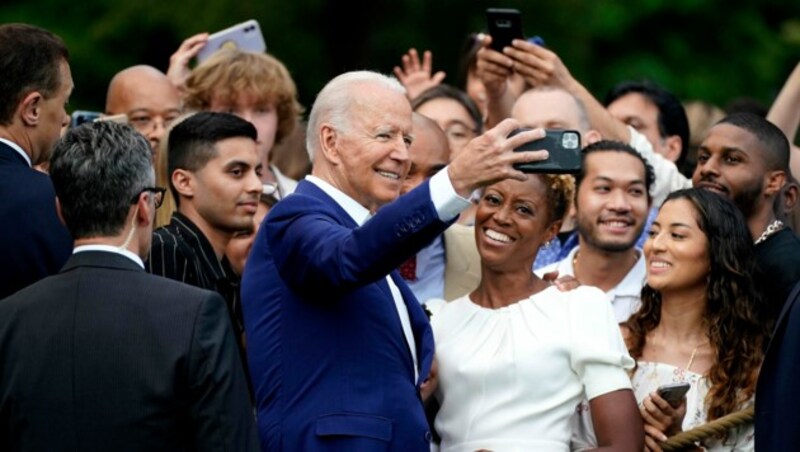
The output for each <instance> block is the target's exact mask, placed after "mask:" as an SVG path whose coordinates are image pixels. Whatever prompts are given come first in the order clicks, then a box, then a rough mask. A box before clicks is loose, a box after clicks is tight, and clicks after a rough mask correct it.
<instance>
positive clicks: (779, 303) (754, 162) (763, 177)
mask: <svg viewBox="0 0 800 452" xmlns="http://www.w3.org/2000/svg"><path fill="white" fill-rule="evenodd" d="M789 175H790V172H789V141H788V140H787V139H786V135H784V134H783V132H781V130H780V129H779V128H778V127H776V126H775V125H774V124H772V123H771V122H769V121H767V120H766V119H764V118H762V117H760V116H757V115H754V114H750V113H739V114H734V115H730V116H728V117H725V118H723V119H722V120H721V121H720V122H718V123H717V124H716V125H715V126H714V127H712V128H711V130H710V131H709V133H708V137H706V139H705V140H704V141H703V143H702V144H701V145H700V149H699V150H698V153H697V168H696V169H695V172H694V175H693V176H692V182H693V183H694V185H695V186H696V187H702V188H705V189H708V190H712V191H714V192H716V193H719V194H721V195H723V196H726V197H728V198H730V199H731V200H733V202H734V203H735V204H736V206H737V207H738V208H739V209H740V210H741V211H742V213H743V214H744V217H745V219H746V220H747V226H748V228H749V229H750V233H751V234H752V235H753V240H754V243H755V246H756V258H757V260H758V265H759V275H758V276H757V277H756V281H757V282H758V283H759V284H760V286H761V291H762V293H763V294H764V296H765V301H766V312H764V313H763V315H765V317H763V318H764V319H765V321H766V322H771V321H774V320H776V319H777V316H778V315H779V314H780V312H781V308H782V307H783V304H784V302H785V301H786V298H787V297H788V295H789V292H790V291H791V289H792V286H794V284H795V283H796V282H797V281H798V280H800V239H798V237H797V236H796V235H795V234H794V233H793V232H792V230H791V229H789V228H788V227H786V226H785V225H784V224H783V222H782V221H780V220H779V219H778V218H777V214H776V211H775V199H776V197H778V196H780V193H781V190H782V188H783V186H784V185H785V184H786V181H787V178H788V177H789Z"/></svg>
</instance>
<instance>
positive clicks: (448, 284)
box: [398, 85, 481, 303]
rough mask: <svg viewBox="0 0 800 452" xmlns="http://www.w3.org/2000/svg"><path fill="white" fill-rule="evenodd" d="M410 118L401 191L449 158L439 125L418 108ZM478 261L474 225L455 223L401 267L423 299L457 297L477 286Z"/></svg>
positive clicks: (433, 172) (403, 192) (421, 300)
mask: <svg viewBox="0 0 800 452" xmlns="http://www.w3.org/2000/svg"><path fill="white" fill-rule="evenodd" d="M442 86H444V85H439V86H438V87H435V88H432V89H437V88H439V87H442ZM429 91H430V90H429ZM418 99H419V98H418ZM411 121H412V131H413V133H414V142H413V143H411V146H409V148H408V159H409V160H410V161H411V166H410V167H409V170H408V174H407V175H406V180H405V182H404V183H403V186H402V188H401V189H400V194H401V195H404V194H406V193H408V192H410V191H411V190H413V189H415V188H417V187H418V186H419V185H420V184H422V183H423V182H425V181H427V180H428V179H430V178H431V177H433V175H434V174H436V173H438V172H439V171H441V170H442V169H443V168H445V167H446V166H447V164H448V163H449V161H450V152H449V148H448V145H447V138H446V137H445V135H444V132H442V130H441V129H440V128H439V126H438V125H437V124H436V123H435V122H434V121H433V120H432V119H430V118H427V117H425V116H423V115H421V114H419V113H416V112H415V113H413V114H412V118H411ZM462 215H463V212H462ZM479 261H480V259H479V256H478V250H477V249H476V248H475V234H474V233H473V230H472V228H471V227H467V226H463V225H461V224H458V223H454V224H452V225H450V226H449V227H448V228H447V229H446V230H445V231H444V233H442V234H441V235H439V236H438V237H436V238H435V239H433V242H431V244H430V245H428V246H426V247H425V248H423V249H421V250H420V251H418V252H417V253H416V254H415V255H414V256H411V257H410V258H408V259H407V260H406V261H405V262H403V264H402V265H400V267H399V268H398V271H399V273H400V277H401V278H403V280H405V282H406V284H408V287H409V288H410V289H411V291H412V292H414V296H415V297H416V298H417V300H418V301H419V302H420V303H425V301H427V300H429V299H432V298H444V299H446V300H454V299H456V298H458V297H461V296H464V295H466V294H467V293H469V292H471V291H473V290H475V288H476V287H477V286H478V281H480V276H481V275H480V265H479Z"/></svg>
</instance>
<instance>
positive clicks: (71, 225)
mask: <svg viewBox="0 0 800 452" xmlns="http://www.w3.org/2000/svg"><path fill="white" fill-rule="evenodd" d="M151 158H152V155H151V151H150V144H149V143H148V142H147V139H146V138H144V137H143V136H142V135H141V134H139V133H138V132H136V131H135V130H134V129H133V128H132V127H130V126H127V125H122V124H115V123H113V122H111V121H98V122H93V123H90V124H84V125H82V126H80V127H77V128H75V129H71V130H69V131H68V132H67V133H66V135H64V137H63V138H61V139H60V140H59V141H58V143H57V144H56V146H55V149H53V153H52V156H51V157H50V178H51V179H52V181H53V186H54V188H55V191H56V195H57V196H58V199H59V201H60V203H61V213H62V214H63V216H64V222H65V223H66V225H67V229H69V231H70V233H71V234H72V236H73V238H75V239H80V238H85V237H99V236H106V237H109V236H114V235H117V234H119V233H120V232H121V231H122V230H123V229H124V228H125V220H126V218H127V216H128V212H129V211H130V208H131V202H132V200H133V199H134V198H135V197H136V195H137V194H139V193H141V191H142V189H144V188H145V187H149V186H152V185H153V184H154V182H155V173H154V172H153V165H152V163H151Z"/></svg>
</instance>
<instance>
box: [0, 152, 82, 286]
mask: <svg viewBox="0 0 800 452" xmlns="http://www.w3.org/2000/svg"><path fill="white" fill-rule="evenodd" d="M0 200H2V202H0V250H3V259H0V299H2V298H5V297H7V296H9V295H11V294H13V293H14V292H16V291H18V290H19V289H22V288H23V287H26V286H29V285H31V284H33V283H34V282H36V281H38V280H40V279H42V278H44V277H45V276H49V275H52V274H55V273H58V271H59V270H61V267H62V266H64V263H66V262H67V258H69V256H70V254H71V253H72V238H71V237H70V235H69V232H67V228H65V227H64V225H63V224H62V223H61V221H60V220H59V219H58V216H57V215H56V195H55V191H53V184H52V182H50V178H49V177H48V176H47V175H46V174H43V173H41V172H39V171H36V170H35V169H33V168H31V167H29V166H28V163H27V162H26V161H25V160H24V159H23V158H22V156H21V155H19V154H18V153H17V152H16V151H15V150H14V149H12V148H11V147H9V146H8V145H6V144H5V143H2V142H0Z"/></svg>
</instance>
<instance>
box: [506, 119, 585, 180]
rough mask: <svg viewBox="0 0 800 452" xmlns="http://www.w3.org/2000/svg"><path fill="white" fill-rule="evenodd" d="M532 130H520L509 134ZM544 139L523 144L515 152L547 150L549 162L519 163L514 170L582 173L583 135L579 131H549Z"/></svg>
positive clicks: (510, 135)
mask: <svg viewBox="0 0 800 452" xmlns="http://www.w3.org/2000/svg"><path fill="white" fill-rule="evenodd" d="M526 130H531V129H528V128H520V129H517V130H514V131H513V132H511V134H509V137H512V136H514V135H516V134H518V133H520V132H523V131H526ZM545 132H546V135H545V137H544V138H540V139H538V140H534V141H531V142H528V143H525V144H523V145H522V146H520V147H518V148H516V149H514V152H524V151H538V150H542V149H544V150H546V151H547V152H548V153H549V154H550V155H549V156H548V157H547V160H541V161H538V162H527V163H518V164H516V165H514V168H516V169H518V170H520V171H522V172H525V173H551V174H577V173H579V172H580V171H581V134H580V132H578V131H577V130H562V129H547V130H546V131H545Z"/></svg>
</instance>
